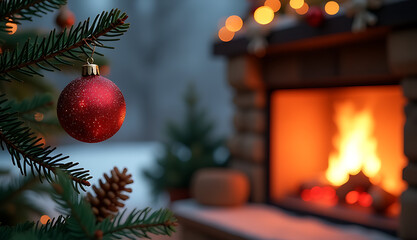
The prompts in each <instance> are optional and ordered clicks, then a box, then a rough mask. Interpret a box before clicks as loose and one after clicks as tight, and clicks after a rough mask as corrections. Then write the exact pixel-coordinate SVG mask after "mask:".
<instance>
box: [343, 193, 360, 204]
mask: <svg viewBox="0 0 417 240" xmlns="http://www.w3.org/2000/svg"><path fill="white" fill-rule="evenodd" d="M358 200H359V192H358V191H350V192H348V194H346V197H345V201H346V203H348V204H355V203H357V202H358Z"/></svg>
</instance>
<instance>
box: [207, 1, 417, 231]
mask: <svg viewBox="0 0 417 240" xmlns="http://www.w3.org/2000/svg"><path fill="white" fill-rule="evenodd" d="M416 11H417V1H412V0H410V1H401V2H398V3H393V4H391V5H387V6H384V7H383V8H382V9H381V10H379V11H378V12H377V15H378V17H379V24H378V26H376V27H372V28H369V29H368V30H366V31H364V32H360V33H351V31H350V26H351V21H352V20H351V19H349V18H347V17H345V16H340V17H336V18H332V19H329V20H328V21H327V22H326V23H325V24H324V26H322V27H321V28H311V27H309V26H307V25H306V24H305V23H300V24H298V25H297V26H294V27H291V28H287V29H277V30H274V31H272V32H271V34H270V35H269V36H267V40H268V42H269V47H268V49H267V54H266V56H265V57H263V58H257V57H255V56H251V55H248V54H247V52H246V46H247V43H248V39H246V38H240V39H236V40H234V41H232V42H230V43H217V44H216V45H215V47H214V52H215V54H217V55H223V56H227V58H228V62H229V67H228V77H227V79H228V82H229V84H230V85H231V86H232V87H233V89H234V98H233V103H234V105H235V114H234V119H233V123H234V128H235V129H234V134H233V136H231V137H230V138H229V141H228V145H229V149H230V152H231V154H232V168H235V169H238V170H241V171H243V172H245V173H246V174H247V175H248V176H249V178H250V181H251V189H252V192H251V200H252V201H253V202H258V203H265V202H268V200H269V199H268V194H267V188H268V174H269V172H268V161H269V159H268V158H269V156H268V152H269V151H268V145H269V144H268V139H269V136H268V134H269V133H268V131H267V129H268V121H269V120H268V118H269V116H268V107H269V106H268V97H269V94H270V92H271V90H273V89H294V88H317V87H340V86H363V85H392V84H400V85H401V86H402V89H403V94H404V96H405V97H406V98H407V100H408V103H407V105H406V107H405V115H406V123H405V126H404V154H405V156H406V157H407V158H408V164H407V166H406V167H405V168H404V171H403V179H404V180H405V181H406V182H407V184H408V188H407V190H406V191H404V192H403V194H402V195H401V198H400V202H401V206H402V208H401V213H400V220H399V221H400V223H399V229H398V235H399V236H400V237H401V238H403V239H417V228H416V222H417V14H416Z"/></svg>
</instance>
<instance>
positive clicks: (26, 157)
mask: <svg viewBox="0 0 417 240" xmlns="http://www.w3.org/2000/svg"><path fill="white" fill-rule="evenodd" d="M1 97H2V96H0V98H1ZM4 105H7V100H5V99H2V100H1V101H0V146H1V148H2V150H5V149H7V150H8V152H9V153H10V155H11V157H12V162H13V164H14V165H16V166H17V167H18V168H19V169H20V172H21V173H22V174H23V175H26V167H27V166H29V167H30V169H31V172H32V174H33V175H35V173H37V174H38V175H39V178H40V180H42V179H41V177H44V178H45V179H46V180H47V181H48V182H53V178H52V173H53V174H56V171H57V170H58V169H61V170H62V171H64V172H66V173H67V174H69V175H70V178H71V180H72V181H73V186H74V188H75V190H77V191H78V187H80V188H81V189H83V190H84V186H89V185H90V183H89V182H88V179H90V178H91V176H90V175H89V174H88V170H84V169H83V168H75V169H74V167H75V166H77V165H78V163H73V162H68V163H63V160H65V159H67V158H68V156H63V155H62V154H57V155H52V153H53V151H54V150H55V148H53V149H51V147H50V146H48V147H45V148H44V147H43V144H42V143H39V141H40V140H42V138H37V137H35V136H34V133H33V132H31V131H30V129H29V128H27V127H24V126H22V125H23V124H22V122H20V121H19V120H18V119H17V117H16V113H10V112H9V111H8V109H7V108H4Z"/></svg>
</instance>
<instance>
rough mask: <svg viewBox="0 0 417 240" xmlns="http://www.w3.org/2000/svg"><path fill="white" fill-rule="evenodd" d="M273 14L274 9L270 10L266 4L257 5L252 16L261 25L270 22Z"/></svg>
mask: <svg viewBox="0 0 417 240" xmlns="http://www.w3.org/2000/svg"><path fill="white" fill-rule="evenodd" d="M274 16H275V13H274V10H272V8H270V7H268V6H261V7H258V8H257V9H256V10H255V12H254V14H253V18H254V19H255V21H256V22H257V23H259V24H262V25H266V24H268V23H270V22H272V20H273V19H274Z"/></svg>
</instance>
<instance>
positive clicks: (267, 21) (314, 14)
mask: <svg viewBox="0 0 417 240" xmlns="http://www.w3.org/2000/svg"><path fill="white" fill-rule="evenodd" d="M281 1H282V2H281ZM281 1H280V0H262V1H259V0H249V4H250V11H249V14H248V15H247V16H245V17H244V20H242V18H241V17H239V16H236V15H233V16H230V17H228V18H227V19H226V21H225V23H224V26H222V27H221V28H220V29H219V32H218V37H219V39H220V40H221V41H223V42H229V41H231V40H232V39H233V38H234V36H235V33H236V32H239V31H240V30H241V29H242V28H243V26H244V29H245V34H246V37H248V38H249V44H248V47H247V48H248V52H249V53H251V54H254V55H256V56H258V57H262V56H264V55H265V53H266V47H267V46H268V42H267V41H266V39H265V37H266V36H267V35H268V34H269V33H270V31H271V27H272V26H273V25H275V23H277V22H279V20H280V19H283V17H282V16H284V15H286V16H290V17H292V18H296V19H301V20H304V21H306V22H307V23H308V24H309V25H310V26H312V27H320V26H321V25H322V24H323V23H324V21H325V20H326V18H325V15H327V16H333V15H340V14H346V16H348V17H351V18H353V22H352V32H359V31H364V30H366V28H367V27H368V26H373V25H375V24H376V23H377V21H378V19H377V16H376V15H375V14H373V13H372V12H371V10H376V9H379V8H380V7H381V6H382V3H383V0H325V1H323V0H310V1H308V2H307V1H304V0H281ZM340 5H341V6H340ZM281 15H282V16H281ZM278 24H279V23H278Z"/></svg>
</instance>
